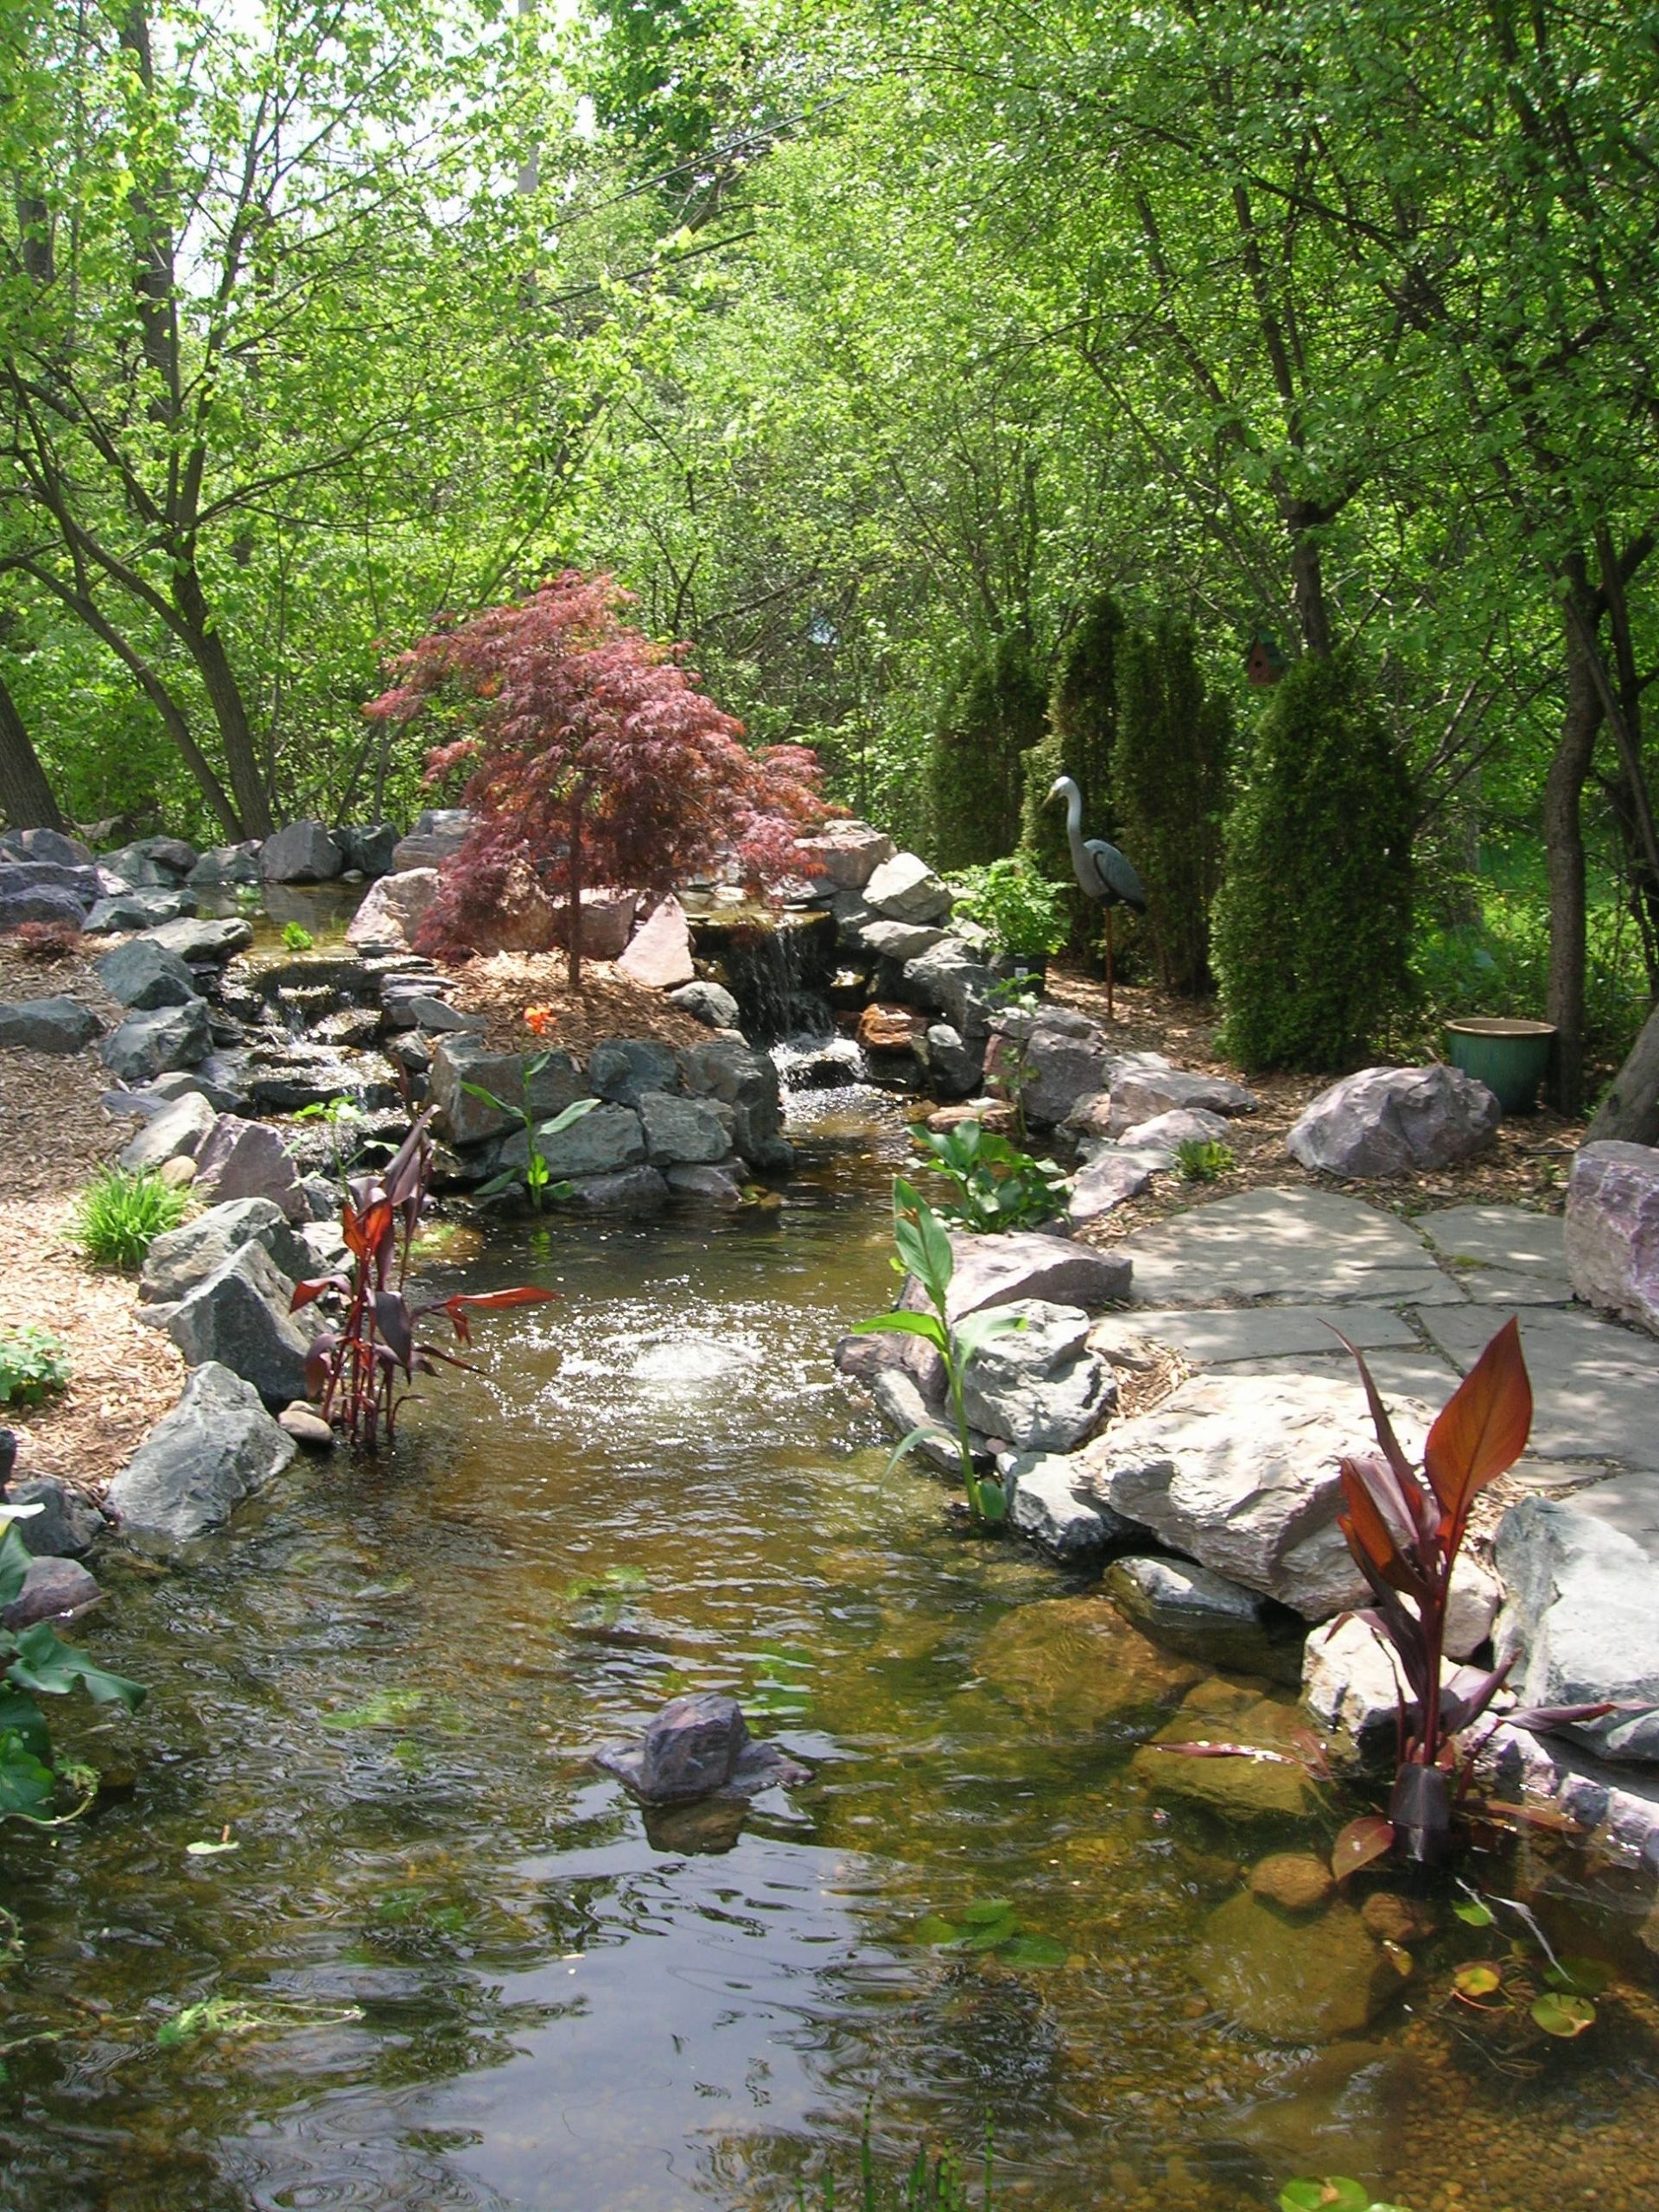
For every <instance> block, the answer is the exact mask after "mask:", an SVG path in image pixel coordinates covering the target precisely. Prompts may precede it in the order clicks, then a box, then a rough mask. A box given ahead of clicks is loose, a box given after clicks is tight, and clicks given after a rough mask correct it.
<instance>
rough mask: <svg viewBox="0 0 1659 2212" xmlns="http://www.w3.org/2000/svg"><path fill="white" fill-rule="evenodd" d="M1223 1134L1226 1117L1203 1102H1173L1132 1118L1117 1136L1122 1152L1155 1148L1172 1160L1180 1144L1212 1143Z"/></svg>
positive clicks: (1153, 1150)
mask: <svg viewBox="0 0 1659 2212" xmlns="http://www.w3.org/2000/svg"><path fill="white" fill-rule="evenodd" d="M1226 1135H1227V1122H1226V1117H1225V1116H1224V1115H1221V1114H1216V1113H1212V1112H1211V1110H1210V1109H1209V1108H1208V1107H1207V1106H1177V1107H1173V1108H1172V1109H1171V1110H1170V1111H1169V1112H1168V1113H1167V1114H1154V1116H1153V1117H1152V1119H1151V1120H1150V1121H1148V1122H1135V1123H1134V1124H1133V1125H1132V1126H1131V1127H1130V1128H1127V1129H1125V1130H1124V1132H1123V1134H1122V1136H1121V1137H1120V1138H1119V1139H1118V1140H1117V1141H1118V1143H1119V1144H1120V1145H1121V1146H1122V1148H1123V1150H1124V1151H1125V1152H1158V1153H1162V1154H1164V1155H1165V1156H1166V1159H1168V1160H1172V1161H1173V1159H1174V1157H1175V1154H1176V1150H1177V1148H1178V1147H1179V1146H1181V1145H1184V1144H1216V1143H1218V1142H1220V1141H1222V1140H1223V1139H1224V1137H1225V1136H1226Z"/></svg>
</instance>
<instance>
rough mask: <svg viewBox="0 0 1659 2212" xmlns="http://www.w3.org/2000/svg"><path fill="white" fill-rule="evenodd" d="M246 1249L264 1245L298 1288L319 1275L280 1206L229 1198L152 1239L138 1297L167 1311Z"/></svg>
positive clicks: (272, 1203)
mask: <svg viewBox="0 0 1659 2212" xmlns="http://www.w3.org/2000/svg"><path fill="white" fill-rule="evenodd" d="M273 1134H274V1133H273ZM244 1244H260V1245H263V1246H264V1249H265V1252H266V1254H267V1255H268V1256H269V1257H270V1259H271V1261H272V1262H274V1263H275V1265H276V1266H277V1268H278V1269H279V1271H280V1272H281V1273H282V1274H284V1275H286V1276H289V1278H291V1279H292V1280H293V1281H296V1282H297V1281H300V1280H301V1279H302V1277H305V1276H308V1275H312V1274H316V1273H318V1272H319V1269H318V1266H317V1263H316V1260H315V1255H313V1253H312V1251H311V1249H310V1247H309V1245H308V1243H306V1242H305V1240H304V1238H303V1237H302V1236H300V1235H299V1234H298V1233H297V1231H296V1230H293V1229H291V1228H290V1227H289V1223H288V1220H287V1218H286V1217H285V1216H284V1215H283V1210H282V1208H281V1207H280V1206H279V1205H276V1204H275V1203H274V1202H273V1201H272V1200H271V1199H270V1198H230V1199H226V1200H225V1201H224V1202H223V1203H221V1204H220V1205H213V1206H209V1207H208V1208H207V1211H206V1212H205V1213H199V1214H198V1215H197V1216H196V1217H195V1218H194V1220H193V1221H187V1222H184V1223H181V1225H180V1226H179V1227H178V1228H177V1229H169V1230H168V1231H167V1232H166V1234H165V1235H164V1236H158V1237H157V1238H156V1241H155V1243H153V1244H152V1245H151V1246H150V1248H149V1251H148V1252H147V1253H146V1254H145V1255H144V1265H143V1273H142V1274H140V1276H139V1278H138V1295H139V1297H140V1298H141V1299H143V1300H146V1301H149V1302H154V1303H156V1304H165V1305H171V1304H173V1303H175V1301H176V1300H179V1299H181V1298H182V1297H184V1296H185V1295H186V1294H187V1293H188V1291H190V1290H192V1289H193V1288H194V1287H195V1285H196V1284H197V1283H199V1282H202V1281H206V1279H207V1277H208V1276H209V1275H211V1274H213V1273H214V1271H215V1270H216V1269H217V1268H221V1267H223V1265H224V1264H225V1262H226V1260H228V1259H229V1258H230V1256H231V1255H232V1253H233V1252H237V1251H239V1250H240V1249H241V1248H242V1246H243V1245H244Z"/></svg>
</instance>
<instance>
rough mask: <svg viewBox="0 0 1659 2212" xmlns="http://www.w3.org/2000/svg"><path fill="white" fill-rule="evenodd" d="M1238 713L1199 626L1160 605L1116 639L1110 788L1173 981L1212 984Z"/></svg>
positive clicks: (1187, 988) (1200, 987) (1167, 979)
mask: <svg viewBox="0 0 1659 2212" xmlns="http://www.w3.org/2000/svg"><path fill="white" fill-rule="evenodd" d="M1232 738H1233V725H1232V715H1231V713H1230V709H1229V708H1228V705H1227V702H1226V701H1225V699H1224V698H1223V697H1221V696H1219V695H1218V694H1217V693H1216V692H1214V691H1211V690H1210V689H1209V687H1208V686H1207V685H1206V684H1205V680H1204V677H1203V673H1202V671H1200V669H1199V666H1198V651H1197V644H1196V640H1195V638H1194V635H1193V632H1192V625H1191V624H1190V623H1188V622H1184V621H1181V620H1178V619H1177V618H1176V617H1175V616H1173V615H1169V614H1161V615H1160V616H1159V617H1158V619H1157V620H1156V621H1154V623H1153V624H1152V626H1151V627H1150V628H1148V629H1139V628H1136V629H1133V630H1130V631H1129V632H1127V634H1126V635H1124V636H1123V637H1122V638H1121V639H1119V641H1118V646H1117V728H1116V735H1115V737H1114V740H1113V743H1112V752H1111V761H1112V771H1111V790H1112V798H1113V804H1114V806H1115V808H1116V815H1117V823H1118V828H1119V830H1120V832H1121V837H1120V842H1122V845H1123V847H1124V849H1125V850H1126V851H1127V852H1128V855H1129V857H1130V859H1131V860H1132V861H1134V863H1135V868H1136V869H1137V871H1138V872H1139V874H1140V876H1141V881H1142V882H1143V883H1144V884H1145V886H1146V889H1147V930H1148V932H1149V934H1150V936H1151V938H1152V943H1153V947H1154V951H1155V954H1156V957H1157V961H1158V969H1159V973H1160V977H1161V979H1162V981H1163V984H1164V987H1165V988H1166V990H1172V991H1178V992H1179V993H1181V994H1182V995H1185V996H1192V995H1195V994H1197V993H1198V992H1201V991H1204V990H1206V989H1208V988H1209V985H1210V980H1211V979H1210V909H1211V903H1212V902H1213V900H1214V899H1215V895H1216V891H1217V886H1218V884H1219V882H1220V880H1221V847H1222V825H1223V817H1224V811H1225V797H1226V782H1227V769H1228V761H1229V756H1230V753H1231V751H1232Z"/></svg>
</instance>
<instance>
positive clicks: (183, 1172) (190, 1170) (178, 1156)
mask: <svg viewBox="0 0 1659 2212" xmlns="http://www.w3.org/2000/svg"><path fill="white" fill-rule="evenodd" d="M156 1177H157V1179H158V1180H159V1181H161V1182H162V1183H164V1184H165V1185H166V1186H167V1188H168V1190H169V1191H188V1189H189V1187H190V1185H192V1184H193V1183H194V1181H195V1179H196V1163H195V1161H194V1160H192V1159H191V1157H190V1155H189V1154H188V1153H186V1152H175V1154H173V1156H172V1158H171V1159H170V1160H163V1161H162V1164H161V1166H159V1167H158V1168H157V1169H156Z"/></svg>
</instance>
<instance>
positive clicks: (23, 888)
mask: <svg viewBox="0 0 1659 2212" xmlns="http://www.w3.org/2000/svg"><path fill="white" fill-rule="evenodd" d="M15 878H16V869H14V868H0V930H15V929H20V928H21V927H22V925H23V924H24V923H25V922H56V923H58V924H59V925H60V926H61V927H62V928H65V929H71V930H78V929H79V927H80V926H81V924H82V923H83V921H84V920H85V919H86V904H85V902H84V901H83V900H81V899H78V898H77V897H76V896H75V894H74V893H73V891H66V890H65V889H64V888H63V887H62V886H61V885H60V884H54V883H40V884H35V883H20V882H17V881H16V880H12V879H15Z"/></svg>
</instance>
